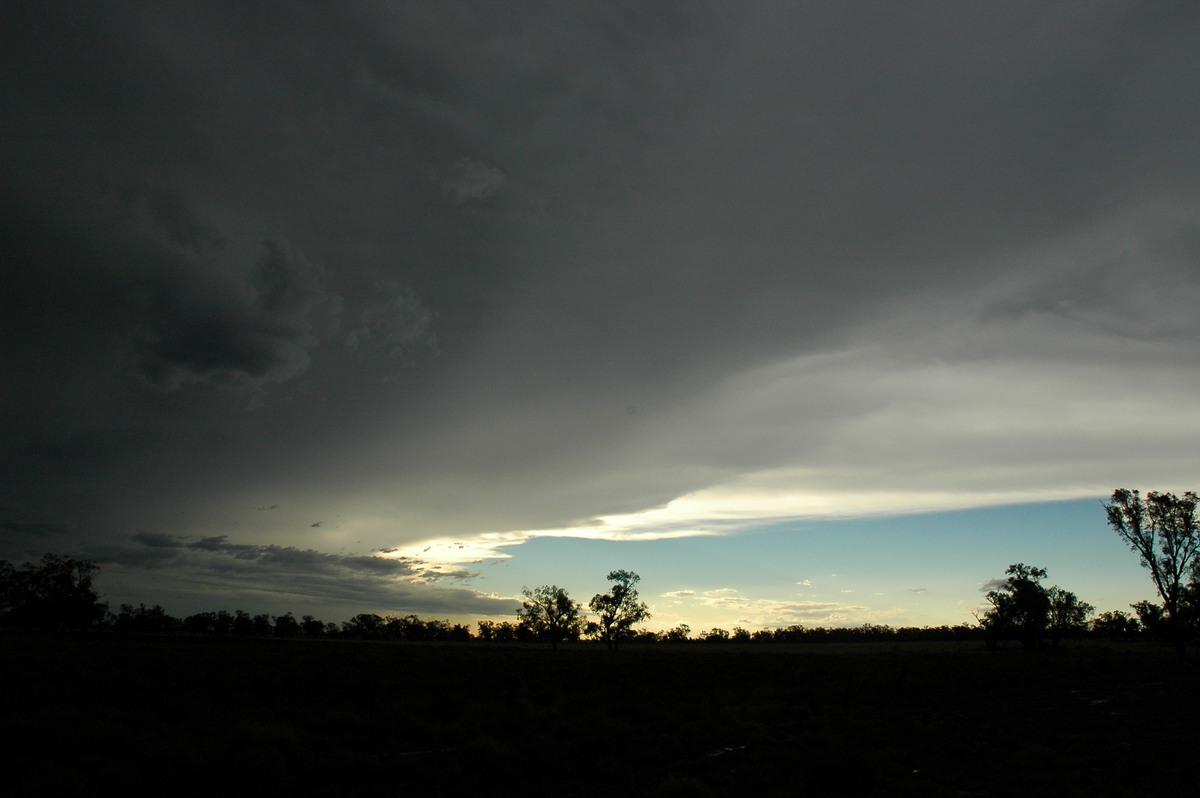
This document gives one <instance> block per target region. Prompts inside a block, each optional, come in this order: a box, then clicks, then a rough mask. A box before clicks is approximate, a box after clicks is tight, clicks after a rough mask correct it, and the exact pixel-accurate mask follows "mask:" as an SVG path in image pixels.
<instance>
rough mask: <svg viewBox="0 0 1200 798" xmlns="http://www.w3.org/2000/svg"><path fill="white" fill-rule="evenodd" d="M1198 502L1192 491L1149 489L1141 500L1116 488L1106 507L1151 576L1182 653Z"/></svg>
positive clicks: (1199, 546)
mask: <svg viewBox="0 0 1200 798" xmlns="http://www.w3.org/2000/svg"><path fill="white" fill-rule="evenodd" d="M1197 501H1198V500H1197V498H1196V494H1195V493H1194V492H1193V491H1188V492H1187V493H1184V494H1183V495H1182V496H1176V495H1175V494H1174V493H1159V492H1157V491H1150V492H1149V493H1147V494H1146V497H1145V498H1144V499H1143V498H1142V496H1141V495H1140V494H1139V493H1138V492H1137V491H1136V490H1126V489H1124V488H1118V489H1117V490H1115V491H1113V495H1112V500H1111V501H1110V502H1109V503H1108V504H1106V505H1105V511H1106V513H1107V515H1108V524H1109V526H1111V527H1112V528H1113V530H1114V531H1115V532H1116V533H1117V535H1119V536H1120V538H1121V539H1122V540H1123V541H1125V543H1126V545H1128V546H1129V548H1130V549H1131V550H1133V551H1134V552H1136V553H1137V555H1138V558H1139V559H1140V560H1141V563H1142V567H1143V568H1145V569H1146V570H1148V571H1149V572H1150V579H1151V581H1153V582H1154V589H1155V590H1157V591H1158V595H1159V597H1160V598H1161V599H1162V601H1163V609H1164V611H1165V614H1166V621H1167V627H1168V629H1169V630H1170V634H1171V637H1172V639H1173V640H1174V641H1175V650H1176V651H1177V652H1178V653H1179V654H1180V655H1182V654H1183V649H1184V629H1183V623H1182V619H1181V613H1180V610H1181V600H1182V599H1183V596H1184V589H1185V585H1186V580H1187V579H1188V577H1190V576H1194V575H1195V572H1196V567H1197V563H1198V560H1197V555H1198V552H1200V530H1198V528H1197V523H1196V505H1197Z"/></svg>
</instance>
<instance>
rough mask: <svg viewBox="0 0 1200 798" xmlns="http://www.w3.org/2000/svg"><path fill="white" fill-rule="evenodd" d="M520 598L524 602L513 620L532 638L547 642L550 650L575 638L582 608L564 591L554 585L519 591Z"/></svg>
mask: <svg viewBox="0 0 1200 798" xmlns="http://www.w3.org/2000/svg"><path fill="white" fill-rule="evenodd" d="M521 595H523V596H524V597H525V599H526V600H525V601H524V602H522V603H521V609H519V610H517V618H518V619H519V623H520V624H521V625H522V626H524V627H526V628H528V629H529V630H530V631H531V632H532V633H533V634H534V636H535V637H537V638H538V639H541V640H549V641H550V647H551V648H552V649H554V650H557V649H558V644H559V643H560V642H561V641H563V640H577V639H579V632H580V630H581V629H582V627H583V618H582V617H581V616H580V614H579V613H580V611H581V610H582V609H583V608H582V607H581V606H580V605H579V603H578V602H576V601H575V600H573V599H572V598H571V597H570V596H568V595H567V591H566V590H564V589H563V588H561V587H559V586H558V585H542V586H541V587H537V588H534V589H532V590H530V589H529V588H527V587H526V588H522V590H521Z"/></svg>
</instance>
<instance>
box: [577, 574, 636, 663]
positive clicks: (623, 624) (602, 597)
mask: <svg viewBox="0 0 1200 798" xmlns="http://www.w3.org/2000/svg"><path fill="white" fill-rule="evenodd" d="M608 581H609V582H612V589H611V590H610V591H609V592H607V593H597V594H596V595H594V596H592V600H591V602H589V603H588V607H590V608H591V610H592V612H594V613H596V615H597V616H598V618H599V620H598V621H597V622H595V623H592V624H590V625H589V629H590V630H591V631H592V632H593V633H594V634H595V635H596V636H597V637H599V638H600V639H601V640H603V641H604V644H605V645H606V646H608V650H609V651H616V650H617V646H618V645H619V644H620V642H621V641H622V640H624V639H626V638H628V637H629V635H630V630H631V629H632V628H633V626H634V624H637V623H641V622H642V621H644V620H646V619H647V618H649V617H650V612H649V609H648V608H647V607H646V605H645V603H643V602H642V601H640V600H639V599H638V592H637V588H636V587H635V585H636V584H637V583H638V582H639V581H641V577H640V576H638V575H637V574H635V573H634V572H633V571H611V572H610V573H609V574H608Z"/></svg>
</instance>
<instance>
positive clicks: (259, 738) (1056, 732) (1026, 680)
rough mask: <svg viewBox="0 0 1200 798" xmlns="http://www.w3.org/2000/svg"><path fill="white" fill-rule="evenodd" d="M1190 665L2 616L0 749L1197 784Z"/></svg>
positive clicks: (151, 780) (920, 649) (333, 768)
mask: <svg viewBox="0 0 1200 798" xmlns="http://www.w3.org/2000/svg"><path fill="white" fill-rule="evenodd" d="M1197 665H1198V663H1197V661H1196V660H1195V659H1188V660H1185V661H1183V662H1179V661H1177V660H1176V658H1175V657H1174V655H1173V654H1172V653H1171V652H1169V651H1167V650H1164V649H1161V648H1158V647H1153V646H1146V645H1131V646H1124V647H1115V646H1114V647H1109V646H1104V645H1099V644H1077V645H1075V646H1073V647H1069V648H1064V649H1060V650H1055V651H1039V652H1027V651H1022V650H1019V649H1015V648H1014V649H1002V650H999V651H985V650H984V649H983V647H982V646H981V645H980V644H978V643H946V644H928V643H879V644H876V643H868V644H840V645H839V644H797V645H786V644H764V645H746V646H739V645H734V644H726V645H686V646H671V645H655V646H645V647H639V646H628V647H627V648H625V649H623V650H622V651H621V652H619V653H618V654H616V655H611V654H609V653H608V652H607V651H604V650H603V649H602V648H600V647H598V646H590V645H578V646H567V647H565V648H563V649H562V650H560V651H558V652H557V653H554V652H551V651H550V650H548V648H543V647H540V646H530V647H522V646H515V645H514V646H498V645H492V646H489V645H486V644H482V643H469V644H412V643H409V644H404V643H399V644H397V643H371V642H359V641H346V640H326V641H321V640H317V641H309V640H271V639H257V638H251V639H239V638H193V637H187V636H177V637H163V638H153V637H137V636H124V637H122V636H113V635H103V634H90V635H84V636H79V637H69V636H67V637H58V638H55V637H4V638H0V668H2V671H0V676H2V677H3V684H4V705H5V734H6V736H7V737H8V738H9V739H7V740H6V741H5V745H4V746H3V748H2V749H0V750H3V754H0V757H3V759H5V760H8V761H5V762H4V763H3V764H4V765H5V768H4V773H5V774H6V782H8V783H9V784H11V785H13V786H12V788H10V789H6V790H5V792H6V794H8V795H73V796H88V795H100V794H111V793H113V792H114V791H119V792H124V793H129V794H148V793H155V794H171V795H183V796H187V795H195V796H208V795H229V794H246V793H252V792H260V791H264V790H267V791H270V792H272V793H275V794H290V795H318V794H319V795H385V794H386V795H395V794H404V793H418V794H428V793H437V794H442V795H478V794H487V795H510V794H511V795H517V794H519V795H522V796H543V795H545V796H550V795H554V796H561V795H582V796H591V795H612V794H614V793H626V794H632V795H664V796H666V795H717V796H723V795H796V794H799V793H801V792H803V793H806V794H810V795H914V796H916V795H921V796H927V795H935V796H936V795H981V796H986V795H1002V794H1010V795H1011V794H1021V795H1081V796H1082V795H1088V796H1094V795H1126V794H1132V793H1134V792H1137V793H1146V792H1149V791H1152V790H1155V789H1172V788H1179V787H1182V786H1187V785H1190V784H1191V781H1192V779H1193V778H1194V776H1193V772H1192V769H1191V768H1192V766H1191V764H1190V763H1191V758H1192V757H1191V753H1194V752H1195V751H1196V750H1197V746H1196V743H1197V738H1198V734H1197V731H1196V729H1197V724H1196V715H1195V707H1197V706H1200V702H1198V701H1197V699H1198V698H1200V695H1198V693H1200V688H1198V682H1197V675H1198V673H1197ZM1180 752H1188V755H1185V756H1181V755H1180Z"/></svg>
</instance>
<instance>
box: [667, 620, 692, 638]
mask: <svg viewBox="0 0 1200 798" xmlns="http://www.w3.org/2000/svg"><path fill="white" fill-rule="evenodd" d="M691 633H692V627H690V626H688V625H687V624H686V623H681V624H679V625H678V626H676V627H675V628H673V629H669V630H667V631H666V632H664V633H663V640H665V641H667V642H668V643H682V642H684V641H685V640H687V639H688V636H689V635H690V634H691Z"/></svg>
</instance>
